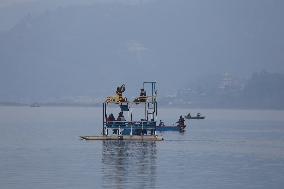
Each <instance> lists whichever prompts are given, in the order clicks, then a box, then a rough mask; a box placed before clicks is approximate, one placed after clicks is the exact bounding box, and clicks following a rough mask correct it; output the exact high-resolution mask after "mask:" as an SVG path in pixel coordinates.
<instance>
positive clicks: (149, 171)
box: [102, 141, 157, 189]
mask: <svg viewBox="0 0 284 189" xmlns="http://www.w3.org/2000/svg"><path fill="white" fill-rule="evenodd" d="M102 144H103V148H102V174H103V175H102V176H103V188H118V189H120V188H121V189H122V188H155V185H156V159H157V148H156V143H155V142H133V141H103V143H102Z"/></svg>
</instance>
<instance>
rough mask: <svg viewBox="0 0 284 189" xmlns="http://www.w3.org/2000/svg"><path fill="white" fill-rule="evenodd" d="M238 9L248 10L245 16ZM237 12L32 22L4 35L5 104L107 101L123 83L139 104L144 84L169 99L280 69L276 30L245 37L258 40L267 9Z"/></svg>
mask: <svg viewBox="0 0 284 189" xmlns="http://www.w3.org/2000/svg"><path fill="white" fill-rule="evenodd" d="M211 5H212V6H211ZM234 6H237V7H241V8H243V9H242V10H243V12H242V14H239V13H238V12H236V11H234V9H233V7H234ZM234 6H233V5H231V4H230V3H227V2H226V1H224V2H223V1H222V6H220V7H218V6H216V5H215V4H214V3H212V2H211V1H206V3H205V4H202V3H197V1H177V2H176V1H167V0H166V1H156V2H153V3H150V4H141V5H137V6H133V5H129V4H116V3H113V4H94V5H86V6H68V7H64V8H57V9H55V10H52V11H46V12H45V13H43V14H41V15H39V16H38V15H36V16H33V15H32V14H30V15H27V16H26V17H25V18H24V19H22V21H21V22H20V23H19V24H17V25H16V26H15V27H14V28H12V29H11V30H10V31H8V32H5V33H3V32H2V33H1V34H0V63H1V64H0V66H1V69H0V88H1V91H0V100H1V101H17V100H18V99H31V100H32V101H37V100H41V99H46V98H49V97H62V96H80V95H83V96H104V95H109V91H112V90H113V88H114V87H116V86H117V85H120V84H122V83H127V86H128V92H129V93H130V96H132V95H133V96H134V95H136V93H137V91H136V90H137V89H138V90H139V88H140V87H141V86H140V83H141V82H142V81H143V80H155V81H158V82H159V87H160V88H159V89H160V90H161V91H162V92H166V91H168V90H175V89H178V88H181V87H182V86H183V85H185V84H186V83H187V82H188V81H189V80H191V79H193V78H196V77H197V76H199V75H206V74H208V73H211V72H212V73H220V72H225V71H227V70H229V71H232V72H235V73H244V74H247V73H251V72H252V71H254V70H258V69H262V68H265V67H269V69H274V70H275V69H277V68H278V64H279V63H278V62H279V58H278V57H279V56H280V55H281V56H282V54H281V53H280V52H281V51H279V52H278V51H273V52H271V51H265V50H266V48H269V47H270V46H269V45H270V41H267V40H268V37H267V36H268V34H270V33H271V31H270V29H269V28H268V29H263V30H262V33H255V34H254V36H253V37H252V38H251V37H248V35H247V34H246V33H243V32H244V31H248V32H254V28H253V26H250V25H251V23H254V18H255V17H259V19H261V18H262V17H265V15H264V16H262V15H261V14H262V9H259V10H258V9H257V10H256V12H255V14H256V16H254V15H250V13H249V9H245V8H244V7H253V6H254V4H253V3H244V2H242V3H235V5H234ZM224 8H225V9H229V10H232V11H231V12H226V11H222V10H223V9H224ZM270 14H272V13H270ZM270 17H272V18H274V15H273V14H272V16H271V15H270ZM239 19H240V20H243V22H242V24H245V27H243V26H242V25H239V22H236V21H237V20H239ZM262 22H263V23H262ZM261 24H262V25H264V26H266V25H267V24H268V23H267V22H266V21H265V20H264V21H261ZM269 24H270V25H269ZM269 24H268V25H267V26H270V27H274V28H276V29H277V27H278V26H277V27H276V26H274V24H272V25H271V23H269ZM276 24H277V22H276ZM276 24H275V25H276ZM279 27H280V26H279ZM277 31H278V30H277ZM279 31H281V28H280V30H279ZM275 35H276V36H277V35H278V33H275ZM259 38H261V39H262V41H263V43H262V44H261V45H259V41H258V39H259ZM277 44H278V45H279V46H281V45H283V40H282V39H281V40H280V41H278V43H277ZM262 51H265V52H266V54H265V53H261V52H262ZM267 53H268V55H267ZM267 57H274V59H275V65H274V66H273V64H272V65H269V66H267V65H268V64H267V62H266V61H267ZM272 61H273V60H272ZM283 69H284V68H283V67H280V68H279V69H278V70H279V71H283Z"/></svg>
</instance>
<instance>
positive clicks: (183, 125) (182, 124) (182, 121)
mask: <svg viewBox="0 0 284 189" xmlns="http://www.w3.org/2000/svg"><path fill="white" fill-rule="evenodd" d="M184 122H185V120H184V118H183V117H182V116H179V120H178V121H177V123H178V125H179V126H182V127H185V124H184Z"/></svg>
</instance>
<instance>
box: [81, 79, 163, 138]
mask: <svg viewBox="0 0 284 189" xmlns="http://www.w3.org/2000/svg"><path fill="white" fill-rule="evenodd" d="M125 89H126V88H125V84H123V85H121V86H120V87H117V89H116V95H115V96H110V97H107V98H106V100H105V102H103V113H102V118H103V123H102V135H99V136H81V137H80V138H81V139H83V140H141V141H161V140H163V138H162V137H161V136H158V135H157V132H156V131H157V115H158V111H157V107H158V106H157V100H156V99H157V90H156V82H152V81H151V82H143V86H142V89H141V92H140V96H139V97H137V98H135V99H134V100H133V101H128V99H127V98H126V97H124V96H123V93H124V92H125ZM146 89H149V90H150V95H148V96H147V95H146ZM139 105H142V106H143V108H144V111H143V112H144V115H142V117H140V119H136V120H134V119H133V117H134V115H133V109H134V108H135V107H137V106H139ZM110 107H111V108H110ZM115 110H116V112H117V111H118V112H119V114H118V117H117V119H115V117H114V115H113V112H114V111H115ZM126 114H127V116H126Z"/></svg>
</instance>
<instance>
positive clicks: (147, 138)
mask: <svg viewBox="0 0 284 189" xmlns="http://www.w3.org/2000/svg"><path fill="white" fill-rule="evenodd" d="M80 138H81V139H82V140H134V141H162V140H164V139H163V138H162V137H160V136H157V135H142V136H139V135H120V136H118V135H110V136H107V135H105V136H104V135H101V136H81V137H80Z"/></svg>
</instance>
